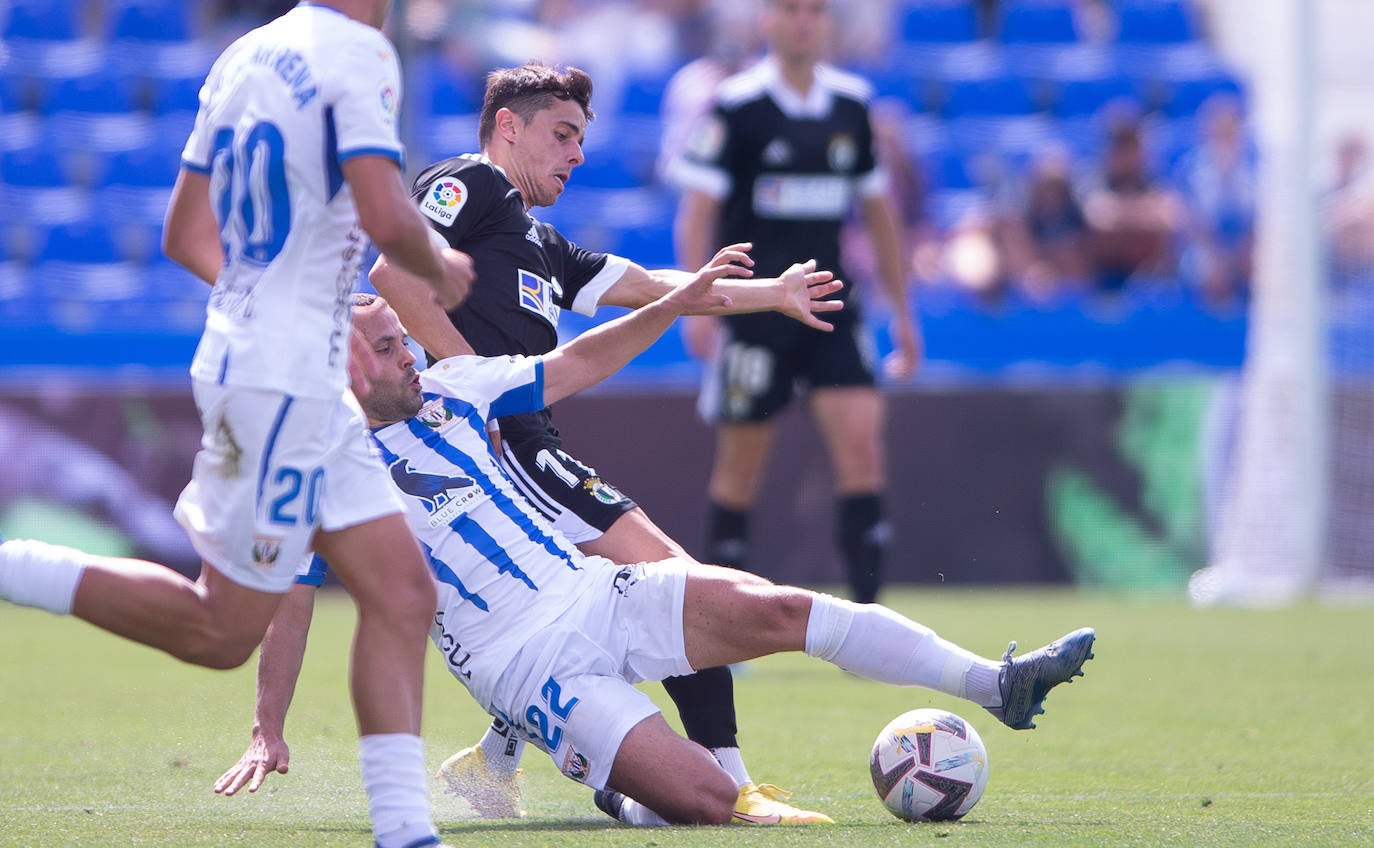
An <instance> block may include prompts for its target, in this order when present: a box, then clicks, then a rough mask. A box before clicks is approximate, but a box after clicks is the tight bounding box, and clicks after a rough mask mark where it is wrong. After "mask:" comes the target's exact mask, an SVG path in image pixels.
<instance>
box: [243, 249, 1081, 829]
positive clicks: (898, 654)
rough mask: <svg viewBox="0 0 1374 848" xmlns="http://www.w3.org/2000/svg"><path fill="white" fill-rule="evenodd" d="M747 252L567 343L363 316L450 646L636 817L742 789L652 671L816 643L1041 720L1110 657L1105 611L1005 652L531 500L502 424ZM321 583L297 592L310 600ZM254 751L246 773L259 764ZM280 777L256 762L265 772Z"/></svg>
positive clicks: (296, 619)
mask: <svg viewBox="0 0 1374 848" xmlns="http://www.w3.org/2000/svg"><path fill="white" fill-rule="evenodd" d="M731 259H732V257H731V256H730V254H729V253H728V252H723V254H720V255H717V257H716V259H715V260H713V262H712V263H711V265H709V266H708V267H707V268H706V269H704V270H703V272H702V273H701V274H699V275H698V276H697V277H696V278H695V279H694V281H693V282H692V283H690V284H688V285H685V286H682V287H680V288H678V289H675V290H674V291H672V292H670V293H669V294H667V295H665V296H664V297H662V298H660V299H659V300H658V301H656V302H654V303H652V304H650V305H648V306H646V307H642V308H640V309H638V310H636V311H634V312H633V313H631V314H629V315H626V316H623V317H621V318H618V319H616V320H615V321H612V322H609V323H607V324H604V325H602V326H600V327H597V328H595V329H593V330H590V331H588V332H587V333H584V334H583V335H581V336H580V337H578V338H577V339H575V340H574V341H572V342H569V343H568V344H566V345H563V346H560V347H559V348H557V349H556V350H554V351H553V352H551V353H549V354H545V355H543V356H535V357H528V356H506V357H478V356H475V355H460V356H454V357H450V358H448V359H443V360H440V361H439V362H437V363H435V364H434V365H433V366H431V367H430V368H428V369H426V370H425V371H423V372H416V371H415V367H414V366H415V357H414V355H413V354H412V353H411V352H410V350H409V349H408V348H406V346H405V344H404V341H405V331H404V329H403V328H402V327H401V323H400V320H399V319H398V318H397V317H396V314H395V313H394V312H393V311H392V310H391V308H390V307H389V306H387V305H386V303H385V302H384V301H381V300H380V299H375V300H371V301H370V302H367V303H365V304H363V305H360V306H358V307H355V323H356V325H357V326H358V327H359V329H360V330H361V331H362V333H363V334H364V335H365V336H366V337H367V339H368V341H369V343H370V344H371V345H372V346H373V350H374V351H375V352H376V354H377V355H378V358H379V359H381V360H382V361H383V362H385V363H386V367H385V368H384V369H383V373H382V374H381V376H380V377H378V378H376V379H374V380H373V384H372V391H371V393H370V394H369V395H368V397H367V398H365V399H363V400H362V403H363V405H364V411H365V412H366V413H367V415H368V420H369V424H370V425H371V427H372V433H373V437H374V439H375V440H376V442H377V444H378V446H379V449H380V452H381V454H382V457H383V459H384V460H385V461H386V463H387V464H388V467H389V469H390V472H391V478H392V481H393V483H394V484H395V486H396V487H397V489H398V490H399V491H400V492H401V494H402V499H403V500H404V501H405V502H406V508H407V513H408V516H409V518H410V524H411V527H412V528H413V529H414V531H415V533H416V535H417V537H418V538H419V539H420V542H421V545H422V546H423V547H424V548H425V549H426V551H427V553H428V555H429V558H430V564H431V567H432V568H433V570H434V573H435V575H436V577H437V580H438V583H439V608H438V610H437V612H436V614H435V616H434V619H433V627H432V629H431V637H432V638H433V640H434V643H435V645H436V646H437V647H438V648H439V650H440V651H441V652H442V653H443V655H444V657H445V661H446V664H447V667H448V669H449V671H450V672H451V673H452V674H453V675H454V677H456V678H457V679H458V680H459V681H460V682H462V683H463V685H464V686H466V687H467V688H468V689H469V691H471V693H472V695H473V696H474V697H475V698H476V699H477V701H478V703H479V704H481V705H482V706H483V707H484V708H485V709H486V710H487V711H488V712H490V713H492V714H493V715H496V716H498V717H500V718H502V719H503V720H504V721H506V722H507V723H508V724H509V725H510V726H511V728H512V730H513V731H514V732H515V733H518V734H519V735H520V736H522V737H523V738H525V739H527V740H528V741H529V742H531V743H532V744H534V745H535V746H537V747H539V748H540V749H542V750H544V751H546V752H547V753H548V754H549V755H550V757H551V758H552V759H553V761H554V763H555V765H556V766H557V767H558V768H560V769H561V770H562V771H563V773H564V774H565V775H567V776H568V777H570V778H572V779H574V780H578V781H580V782H582V783H585V784H587V785H589V786H591V787H593V788H594V789H596V790H598V794H597V802H598V806H600V807H601V808H602V809H603V810H605V811H606V812H608V813H609V814H611V815H613V816H616V817H617V818H618V819H620V820H622V821H625V822H627V823H631V824H667V823H703V824H721V823H725V822H729V821H731V820H732V818H733V817H734V816H735V804H736V800H737V787H736V785H735V781H734V779H733V778H731V777H730V775H729V774H728V773H727V772H726V771H725V770H724V769H723V768H722V767H721V766H720V764H719V763H717V762H716V761H715V759H714V758H713V757H712V756H711V755H710V753H709V752H707V750H706V749H704V748H702V747H701V746H699V745H697V744H695V743H693V742H691V741H689V740H687V739H684V738H683V737H681V736H679V735H677V734H676V733H675V732H674V731H673V730H672V729H671V728H669V726H668V724H667V722H666V721H665V720H664V719H663V716H662V715H661V714H660V713H659V711H658V708H657V707H656V706H654V704H653V703H652V701H651V700H650V699H649V698H648V696H647V695H645V694H644V693H643V692H640V691H639V690H638V689H636V688H635V686H634V685H633V684H634V683H636V682H639V681H644V680H659V679H662V678H664V677H666V676H669V675H674V674H687V673H690V672H691V671H692V670H693V669H696V668H703V667H708V666H709V665H712V664H722V663H731V662H741V661H744V660H749V659H754V658H756V657H759V656H764V655H766V654H771V653H777V652H781V651H805V652H806V653H808V654H810V655H812V656H816V657H820V658H823V659H826V660H829V661H831V662H834V663H835V664H836V665H840V666H842V667H844V668H846V669H848V670H850V671H852V672H854V673H856V674H859V675H861V676H864V677H868V678H871V679H875V680H881V681H884V682H887V683H892V684H896V685H908V686H914V685H919V686H925V687H928V688H932V689H936V690H938V691H941V692H945V693H947V694H951V695H955V696H958V697H963V698H967V699H969V700H971V701H973V702H974V703H977V704H979V705H981V706H984V707H986V708H987V709H988V710H989V711H991V712H992V713H993V715H995V716H996V717H998V718H999V719H1001V720H1002V721H1003V722H1004V723H1006V724H1008V725H1009V726H1012V727H1014V728H1018V729H1024V728H1029V727H1031V726H1033V725H1032V724H1031V721H1032V719H1033V718H1034V716H1035V715H1037V714H1039V713H1040V712H1042V707H1041V702H1042V701H1043V700H1044V697H1045V694H1046V693H1047V692H1048V691H1049V690H1050V689H1051V688H1053V687H1054V686H1056V685H1058V684H1059V683H1063V682H1065V681H1067V680H1069V679H1070V678H1072V677H1074V676H1077V675H1079V674H1081V673H1082V670H1081V669H1082V665H1083V663H1084V662H1085V661H1086V660H1087V659H1089V658H1090V657H1091V648H1092V644H1093V639H1094V634H1093V631H1092V630H1091V629H1088V628H1083V629H1081V630H1078V631H1075V632H1073V633H1070V634H1069V635H1067V636H1066V637H1064V638H1063V639H1061V640H1059V641H1058V642H1056V643H1053V644H1052V645H1050V646H1046V647H1045V648H1042V649H1040V650H1038V651H1034V652H1032V653H1030V654H1026V655H1024V656H1022V657H1020V658H1017V659H1012V658H1011V650H1010V649H1009V650H1008V654H1007V656H1006V657H1004V658H1003V660H1002V661H1001V662H1000V663H999V662H997V661H994V660H988V659H984V658H981V657H978V656H976V655H974V654H972V653H970V652H968V651H966V650H964V649H962V648H959V647H958V646H956V645H953V644H951V643H949V642H946V641H945V640H943V639H941V638H940V637H939V636H937V635H936V634H935V633H934V632H933V631H931V630H929V629H928V628H926V627H923V626H922V625H919V624H917V623H915V622H913V621H910V620H909V619H906V618H904V617H902V616H899V615H897V614H896V613H894V612H892V611H891V610H889V609H887V608H885V607H881V606H878V605H876V604H867V605H859V604H854V603H852V602H850V601H846V600H841V599H838V598H833V597H830V596H827V595H821V594H817V593H814V592H810V591H807V590H804V589H798V588H794V587H786V586H776V585H774V584H772V583H770V582H768V581H767V580H765V579H763V578H761V577H757V576H755V575H752V574H748V573H745V572H741V571H738V570H734V569H727V568H721V567H718V566H701V565H697V564H692V565H691V566H690V568H689V566H688V564H687V563H686V562H684V561H682V560H677V559H669V560H664V561H662V562H657V563H639V564H634V565H620V564H615V563H612V562H610V561H609V560H606V559H603V558H601V557H594V556H585V555H583V554H581V553H580V552H579V551H578V550H577V549H576V548H575V547H574V546H573V545H572V544H570V543H569V542H567V540H566V539H564V538H563V537H562V536H561V534H559V533H558V532H557V531H555V530H553V529H552V528H551V527H549V525H548V524H547V523H546V522H545V521H544V520H543V519H542V517H541V516H540V515H539V513H538V512H536V511H535V510H534V509H533V507H531V506H529V505H528V504H527V503H524V502H522V501H521V500H520V497H519V495H518V494H517V493H516V491H515V489H514V488H513V487H512V485H511V484H510V482H509V481H508V480H507V479H506V478H505V477H504V476H503V475H502V473H501V471H500V469H499V466H498V465H497V460H496V456H495V454H494V452H493V449H492V447H491V444H490V442H489V441H488V440H487V438H486V423H487V421H489V420H490V419H491V418H492V417H494V416H497V415H505V414H511V413H513V412H518V411H522V410H535V409H539V408H541V407H542V406H544V405H545V404H549V403H553V402H555V401H557V400H559V399H561V398H563V397H566V396H567V395H569V394H572V393H573V392H576V391H578V390H580V389H582V388H584V387H586V386H589V385H592V384H594V383H596V382H598V381H600V380H602V379H604V378H606V377H608V376H610V375H611V374H612V373H614V372H615V371H616V370H618V369H619V368H620V367H622V366H623V365H624V364H625V363H627V362H628V361H629V360H630V359H632V358H633V357H634V356H635V355H637V354H638V353H639V352H641V351H643V350H644V349H645V348H646V347H647V346H648V345H649V344H650V343H652V342H653V340H654V339H656V338H658V336H659V335H660V334H661V333H662V332H663V331H664V330H666V329H667V328H668V327H669V326H670V325H671V324H672V322H673V320H674V319H675V318H676V317H677V316H679V315H681V314H683V313H684V312H687V311H692V310H694V309H698V308H700V307H702V306H709V305H711V303H712V298H719V295H715V294H714V293H713V292H712V291H711V288H710V284H711V282H712V281H713V279H714V278H716V277H720V276H723V275H724V274H727V273H729V268H728V263H729V262H730V261H731ZM813 267H814V266H809V267H804V266H793V268H792V269H789V271H788V272H787V273H788V274H801V273H805V272H807V271H809V270H810V269H811V268H813ZM813 276H814V277H815V278H816V282H817V284H824V280H825V279H828V278H829V275H828V274H818V275H813ZM311 591H312V590H310V589H308V588H306V589H304V590H302V593H297V594H296V598H297V602H298V603H305V604H308V603H309V602H310V601H309V598H310V597H312V595H311ZM301 594H303V595H304V600H302V598H301ZM307 609H308V607H307ZM308 621H309V616H308V613H307V614H296V615H294V616H293V617H292V618H290V619H289V620H288V619H287V618H285V617H279V619H278V620H277V621H276V622H274V625H273V627H274V634H281V633H283V632H285V631H289V630H290V629H291V628H292V627H295V628H298V629H299V628H301V627H303V626H308ZM274 641H275V638H274ZM282 644H283V645H293V646H295V650H296V651H297V656H295V657H282V656H271V657H267V656H265V658H264V661H263V662H262V664H261V665H260V667H259V701H258V705H257V716H256V720H255V726H256V727H257V728H258V731H257V732H258V733H260V734H262V735H263V737H264V742H266V743H271V744H277V745H280V746H281V747H283V748H284V741H283V740H282V738H281V733H282V727H283V725H284V719H285V713H286V706H287V703H288V701H289V699H290V693H291V691H292V688H293V686H294V669H296V668H298V667H299V662H298V660H299V656H298V653H299V652H300V651H303V649H304V637H303V635H301V634H299V633H298V634H296V635H295V636H290V637H286V638H283V640H282ZM264 650H265V651H266V650H267V649H266V648H265V649H264ZM250 753H251V751H250ZM236 768H237V769H238V770H240V774H242V775H244V776H247V772H248V771H251V770H252V769H253V764H252V763H251V762H246V761H244V760H241V761H240V764H239V766H238V767H236ZM234 772H235V770H232V769H231V771H230V773H229V774H226V778H229V777H231V776H232V775H233V774H234ZM665 775H671V777H670V778H665ZM262 777H263V774H262V773H260V772H259V773H257V774H254V775H253V776H252V779H253V781H254V783H253V785H251V786H250V789H251V788H256V785H257V784H259V783H260V782H261V778H262Z"/></svg>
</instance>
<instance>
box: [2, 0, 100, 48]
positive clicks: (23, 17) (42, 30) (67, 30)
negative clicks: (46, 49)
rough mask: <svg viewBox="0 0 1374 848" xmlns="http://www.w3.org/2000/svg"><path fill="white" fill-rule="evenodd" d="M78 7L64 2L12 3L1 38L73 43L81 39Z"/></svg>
mask: <svg viewBox="0 0 1374 848" xmlns="http://www.w3.org/2000/svg"><path fill="white" fill-rule="evenodd" d="M78 12H79V9H78V8H77V4H75V3H70V2H64V0H11V2H10V3H9V17H8V19H7V20H6V21H5V27H4V30H3V31H0V38H2V39H3V40H5V41H15V40H19V41H73V40H75V39H76V38H78V37H79V36H80V34H81V33H80V27H79V26H78V22H77V13H78Z"/></svg>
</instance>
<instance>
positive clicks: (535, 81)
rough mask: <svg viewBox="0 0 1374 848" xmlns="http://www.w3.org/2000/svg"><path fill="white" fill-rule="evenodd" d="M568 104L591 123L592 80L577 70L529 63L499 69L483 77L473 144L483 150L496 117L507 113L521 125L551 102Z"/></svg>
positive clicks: (493, 127) (580, 70)
mask: <svg viewBox="0 0 1374 848" xmlns="http://www.w3.org/2000/svg"><path fill="white" fill-rule="evenodd" d="M555 98H557V99H558V100H571V101H573V102H574V103H576V104H577V105H578V106H581V107H582V114H583V115H584V116H586V118H587V120H588V121H590V120H593V119H594V118H595V117H596V113H595V112H593V111H592V78H591V77H590V76H588V75H587V72H586V71H584V70H582V69H581V68H572V67H567V66H561V67H557V68H554V67H550V66H548V65H545V64H543V63H542V62H530V63H528V64H524V65H521V66H520V67H518V68H500V69H498V70H495V71H492V72H491V73H489V74H487V93H486V96H485V97H484V98H483V99H482V119H481V121H480V123H478V125H477V140H478V141H479V142H481V144H482V146H483V147H486V146H487V142H489V141H491V137H492V135H493V134H495V132H496V113H497V112H498V111H500V110H501V109H509V110H511V111H512V112H514V113H515V114H517V115H519V116H520V118H521V120H523V121H526V122H528V121H531V120H533V119H534V115H535V113H536V112H540V111H542V110H544V109H547V108H549V106H550V105H552V102H553V100H554V99H555Z"/></svg>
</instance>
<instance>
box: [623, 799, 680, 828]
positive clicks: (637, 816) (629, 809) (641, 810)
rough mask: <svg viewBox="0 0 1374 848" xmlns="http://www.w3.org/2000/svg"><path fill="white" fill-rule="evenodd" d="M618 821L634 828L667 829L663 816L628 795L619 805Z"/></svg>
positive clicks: (666, 821)
mask: <svg viewBox="0 0 1374 848" xmlns="http://www.w3.org/2000/svg"><path fill="white" fill-rule="evenodd" d="M620 820H621V821H623V822H625V824H630V825H634V826H635V827H667V826H668V824H669V822H668V820H667V819H665V818H664V817H663V816H660V815H659V814H658V813H656V812H654V811H653V810H651V809H649V808H648V807H646V806H644V805H643V804H641V803H639V802H638V801H636V800H635V799H633V798H631V797H630V796H628V795H626V796H625V800H624V802H623V803H621V805H620Z"/></svg>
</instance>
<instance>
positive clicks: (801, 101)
mask: <svg viewBox="0 0 1374 848" xmlns="http://www.w3.org/2000/svg"><path fill="white" fill-rule="evenodd" d="M761 64H762V70H763V74H764V86H765V88H766V89H767V91H768V94H769V96H771V97H772V98H773V102H775V103H777V104H778V108H779V109H781V110H782V113H783V114H784V115H786V116H787V117H789V118H823V117H825V116H826V115H827V114H829V113H830V89H828V88H826V87H825V86H824V85H821V81H820V77H821V66H820V65H817V66H816V72H815V78H814V79H813V80H812V81H811V90H810V91H808V92H807V93H806V94H805V95H804V96H803V95H802V93H801V92H800V91H797V90H796V89H795V88H792V87H791V86H790V85H788V84H787V81H786V80H784V79H783V76H782V68H781V67H780V66H779V65H778V60H777V58H776V57H774V56H767V57H765V58H764V60H763V62H762V63H761Z"/></svg>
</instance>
